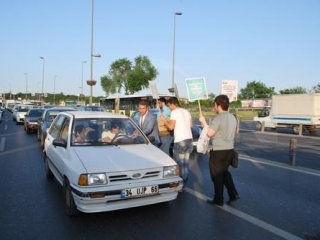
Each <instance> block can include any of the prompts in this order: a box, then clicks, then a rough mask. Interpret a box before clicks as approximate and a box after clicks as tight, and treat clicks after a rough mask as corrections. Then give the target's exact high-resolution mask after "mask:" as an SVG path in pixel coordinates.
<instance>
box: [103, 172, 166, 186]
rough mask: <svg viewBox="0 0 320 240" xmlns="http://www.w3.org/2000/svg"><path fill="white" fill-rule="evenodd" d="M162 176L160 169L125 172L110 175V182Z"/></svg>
mask: <svg viewBox="0 0 320 240" xmlns="http://www.w3.org/2000/svg"><path fill="white" fill-rule="evenodd" d="M159 176H160V171H148V172H132V173H124V174H119V173H118V174H115V175H109V176H108V178H109V182H110V183H113V182H123V181H134V180H140V179H146V178H148V179H149V178H158V177H159Z"/></svg>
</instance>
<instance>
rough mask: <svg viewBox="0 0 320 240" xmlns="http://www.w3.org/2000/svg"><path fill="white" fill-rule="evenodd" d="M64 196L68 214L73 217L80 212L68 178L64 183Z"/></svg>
mask: <svg viewBox="0 0 320 240" xmlns="http://www.w3.org/2000/svg"><path fill="white" fill-rule="evenodd" d="M63 197H64V203H65V211H66V214H67V215H68V216H69V217H71V216H75V215H77V214H79V210H78V209H77V206H76V204H75V203H74V199H73V195H72V192H71V187H70V184H69V181H68V180H67V179H65V180H64V184H63Z"/></svg>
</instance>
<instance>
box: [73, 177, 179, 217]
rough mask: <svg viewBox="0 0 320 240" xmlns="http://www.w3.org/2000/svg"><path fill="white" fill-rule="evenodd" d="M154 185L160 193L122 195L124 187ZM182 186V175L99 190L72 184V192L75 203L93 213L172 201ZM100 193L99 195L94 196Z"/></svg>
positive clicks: (86, 211) (81, 208) (82, 209)
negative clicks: (132, 195)
mask: <svg viewBox="0 0 320 240" xmlns="http://www.w3.org/2000/svg"><path fill="white" fill-rule="evenodd" d="M153 185H157V186H158V187H159V193H158V194H155V195H144V196H139V197H134V198H124V197H122V195H121V191H122V190H123V189H127V188H137V187H144V186H153ZM182 187H183V181H182V179H181V178H180V177H176V178H173V179H165V180H158V181H148V182H141V183H134V184H124V185H121V186H119V185H117V186H110V187H104V188H102V189H101V190H99V191H92V190H93V189H92V188H86V189H83V188H79V187H77V188H76V187H75V186H72V194H73V198H74V201H75V204H76V206H77V208H78V210H79V211H81V212H85V213H93V212H105V211H113V210H119V209H125V208H132V207H139V206H145V205H150V204H156V203H160V202H167V201H171V200H174V199H176V198H177V196H178V192H179V191H181V190H182ZM94 189H97V188H94ZM99 189H100V188H99ZM84 190H87V191H84ZM90 190H91V191H90ZM98 195H99V197H94V196H98Z"/></svg>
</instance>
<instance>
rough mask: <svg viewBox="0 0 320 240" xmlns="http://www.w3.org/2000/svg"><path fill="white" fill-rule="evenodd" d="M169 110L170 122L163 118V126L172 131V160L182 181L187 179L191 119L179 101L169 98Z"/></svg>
mask: <svg viewBox="0 0 320 240" xmlns="http://www.w3.org/2000/svg"><path fill="white" fill-rule="evenodd" d="M168 104H169V108H170V110H171V116H170V120H166V119H164V117H163V116H162V118H163V121H164V124H165V126H166V127H168V128H169V129H170V130H174V146H173V159H174V160H175V161H176V162H177V163H178V164H179V167H180V176H181V177H182V179H183V180H184V181H186V180H187V178H188V173H189V158H190V154H191V152H192V150H193V146H192V132H191V126H192V118H191V114H190V112H189V111H188V110H186V109H184V108H182V107H180V103H179V100H178V99H177V98H176V97H171V98H170V99H169V101H168Z"/></svg>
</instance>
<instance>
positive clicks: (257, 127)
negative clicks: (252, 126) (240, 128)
mask: <svg viewBox="0 0 320 240" xmlns="http://www.w3.org/2000/svg"><path fill="white" fill-rule="evenodd" d="M261 129H262V124H261V122H256V130H257V131H260V130H261Z"/></svg>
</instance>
